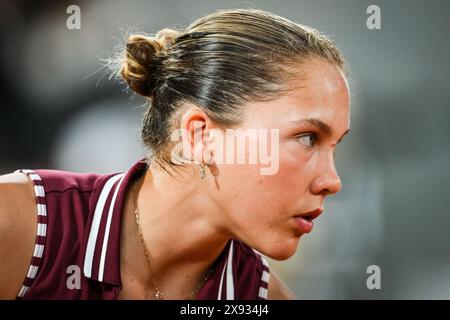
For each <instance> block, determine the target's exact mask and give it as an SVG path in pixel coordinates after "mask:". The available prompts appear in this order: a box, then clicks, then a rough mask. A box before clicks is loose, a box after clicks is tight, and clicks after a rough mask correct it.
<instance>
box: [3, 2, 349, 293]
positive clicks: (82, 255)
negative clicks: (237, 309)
mask: <svg viewBox="0 0 450 320" xmlns="http://www.w3.org/2000/svg"><path fill="white" fill-rule="evenodd" d="M115 61H116V62H117V61H118V62H119V64H118V69H117V72H118V74H119V75H121V77H122V78H123V79H124V80H125V81H126V82H127V84H128V85H129V87H130V88H131V89H132V90H133V91H134V92H135V93H137V94H139V95H142V96H144V97H146V98H147V99H148V102H149V105H148V110H147V112H146V114H145V117H144V119H143V128H142V139H143V142H144V144H145V145H146V146H147V147H148V149H149V151H150V155H149V156H148V157H146V158H145V159H140V160H139V161H137V162H136V163H135V164H134V165H133V166H132V167H131V168H130V169H129V170H128V171H127V172H124V173H113V174H108V175H99V174H93V173H89V174H79V173H73V172H64V171H56V170H34V171H32V170H18V171H16V172H14V173H11V174H6V175H4V176H2V177H0V215H1V216H0V256H1V257H2V260H1V261H0V295H1V298H16V297H17V298H22V299H266V298H269V299H293V298H295V296H294V295H293V294H292V291H290V290H289V289H288V288H287V286H286V285H285V284H284V283H283V281H282V280H281V279H280V278H279V277H278V276H277V275H276V274H275V273H274V272H271V273H270V272H269V266H268V264H267V261H266V259H265V258H264V256H267V257H270V258H273V259H277V260H285V259H287V258H289V257H291V256H292V255H293V254H294V253H295V252H296V250H297V246H298V242H299V239H300V238H301V236H302V235H303V234H305V233H308V232H310V231H311V229H312V226H313V222H312V220H313V219H314V218H316V217H317V216H318V215H319V214H320V213H321V212H322V211H323V209H324V200H325V197H326V196H327V195H331V194H334V193H337V192H339V190H340V189H341V181H340V178H339V176H338V174H337V172H336V170H335V167H334V159H333V152H334V149H335V147H336V145H337V144H338V143H339V142H340V141H341V139H342V137H343V136H344V135H345V134H346V133H347V132H348V130H349V88H348V85H347V80H346V76H345V63H344V59H343V57H342V54H341V53H340V51H339V50H338V49H337V48H336V46H335V44H334V43H333V42H332V41H331V40H329V39H328V38H327V37H326V36H324V35H322V34H320V33H319V32H317V31H315V30H314V29H311V28H309V27H305V26H302V25H299V24H296V23H294V22H291V21H289V20H286V19H284V18H281V17H279V16H276V15H274V14H271V13H268V12H264V11H261V10H251V9H249V10H241V9H235V10H220V11H216V12H214V13H212V14H210V15H207V16H205V17H202V18H200V19H198V20H197V21H195V22H193V23H192V24H191V25H190V26H188V27H187V28H186V29H185V30H181V31H175V30H171V29H164V30H161V31H160V32H158V33H157V34H156V36H155V37H149V36H144V35H132V36H130V38H129V39H128V42H127V44H126V49H125V50H124V51H123V54H122V55H121V56H120V57H119V60H115ZM230 137H231V138H230ZM261 150H263V151H261ZM36 225H37V232H36ZM30 258H31V263H30ZM24 279H25V280H24Z"/></svg>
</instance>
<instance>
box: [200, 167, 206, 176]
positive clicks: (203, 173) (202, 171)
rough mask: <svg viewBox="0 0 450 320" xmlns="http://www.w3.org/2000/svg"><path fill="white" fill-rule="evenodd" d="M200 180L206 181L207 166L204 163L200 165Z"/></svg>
mask: <svg viewBox="0 0 450 320" xmlns="http://www.w3.org/2000/svg"><path fill="white" fill-rule="evenodd" d="M200 179H202V180H205V179H206V171H205V165H204V164H203V163H202V164H200Z"/></svg>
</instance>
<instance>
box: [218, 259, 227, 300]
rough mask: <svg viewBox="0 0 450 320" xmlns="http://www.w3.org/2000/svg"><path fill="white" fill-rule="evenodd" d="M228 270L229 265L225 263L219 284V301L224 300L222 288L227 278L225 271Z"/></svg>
mask: <svg viewBox="0 0 450 320" xmlns="http://www.w3.org/2000/svg"><path fill="white" fill-rule="evenodd" d="M226 268H227V264H226V263H225V264H224V266H223V269H222V275H221V276H220V284H219V294H218V295H217V300H222V286H223V279H224V278H225V269H226Z"/></svg>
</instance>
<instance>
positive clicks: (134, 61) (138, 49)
mask: <svg viewBox="0 0 450 320" xmlns="http://www.w3.org/2000/svg"><path fill="white" fill-rule="evenodd" d="M177 36H178V32H177V31H175V30H172V29H163V30H161V31H159V32H158V33H157V34H156V37H155V38H151V37H148V36H144V35H132V36H130V37H129V38H128V41H127V44H126V53H125V58H124V61H123V64H122V68H121V72H120V73H121V75H122V77H123V79H124V80H125V81H126V82H127V83H128V85H129V86H130V88H131V89H132V90H133V91H134V92H136V93H137V94H140V95H141V96H145V97H151V96H152V95H153V93H154V91H155V87H156V82H157V79H158V74H159V72H158V71H159V70H158V68H159V67H160V59H159V58H160V56H161V54H160V53H161V52H162V51H165V50H166V49H167V48H169V47H170V46H171V45H172V44H173V43H174V42H175V39H176V37H177Z"/></svg>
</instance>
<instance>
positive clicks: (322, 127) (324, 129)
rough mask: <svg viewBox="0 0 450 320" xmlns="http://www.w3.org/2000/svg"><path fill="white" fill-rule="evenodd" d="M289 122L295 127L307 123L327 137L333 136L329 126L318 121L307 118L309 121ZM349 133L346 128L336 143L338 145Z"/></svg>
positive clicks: (348, 129)
mask: <svg viewBox="0 0 450 320" xmlns="http://www.w3.org/2000/svg"><path fill="white" fill-rule="evenodd" d="M291 122H292V123H294V124H296V125H299V126H301V125H304V124H305V123H308V124H310V125H313V126H314V127H316V128H317V129H319V130H320V131H322V133H324V134H325V135H327V136H331V135H332V134H333V129H331V126H330V125H328V124H326V123H325V122H323V121H322V120H319V119H315V118H309V119H301V120H294V121H291ZM349 132H350V128H347V130H345V132H344V134H343V135H342V136H341V137H340V138H339V140H338V141H337V143H340V142H341V141H342V139H343V138H344V136H345V135H346V134H347V133H349Z"/></svg>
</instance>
